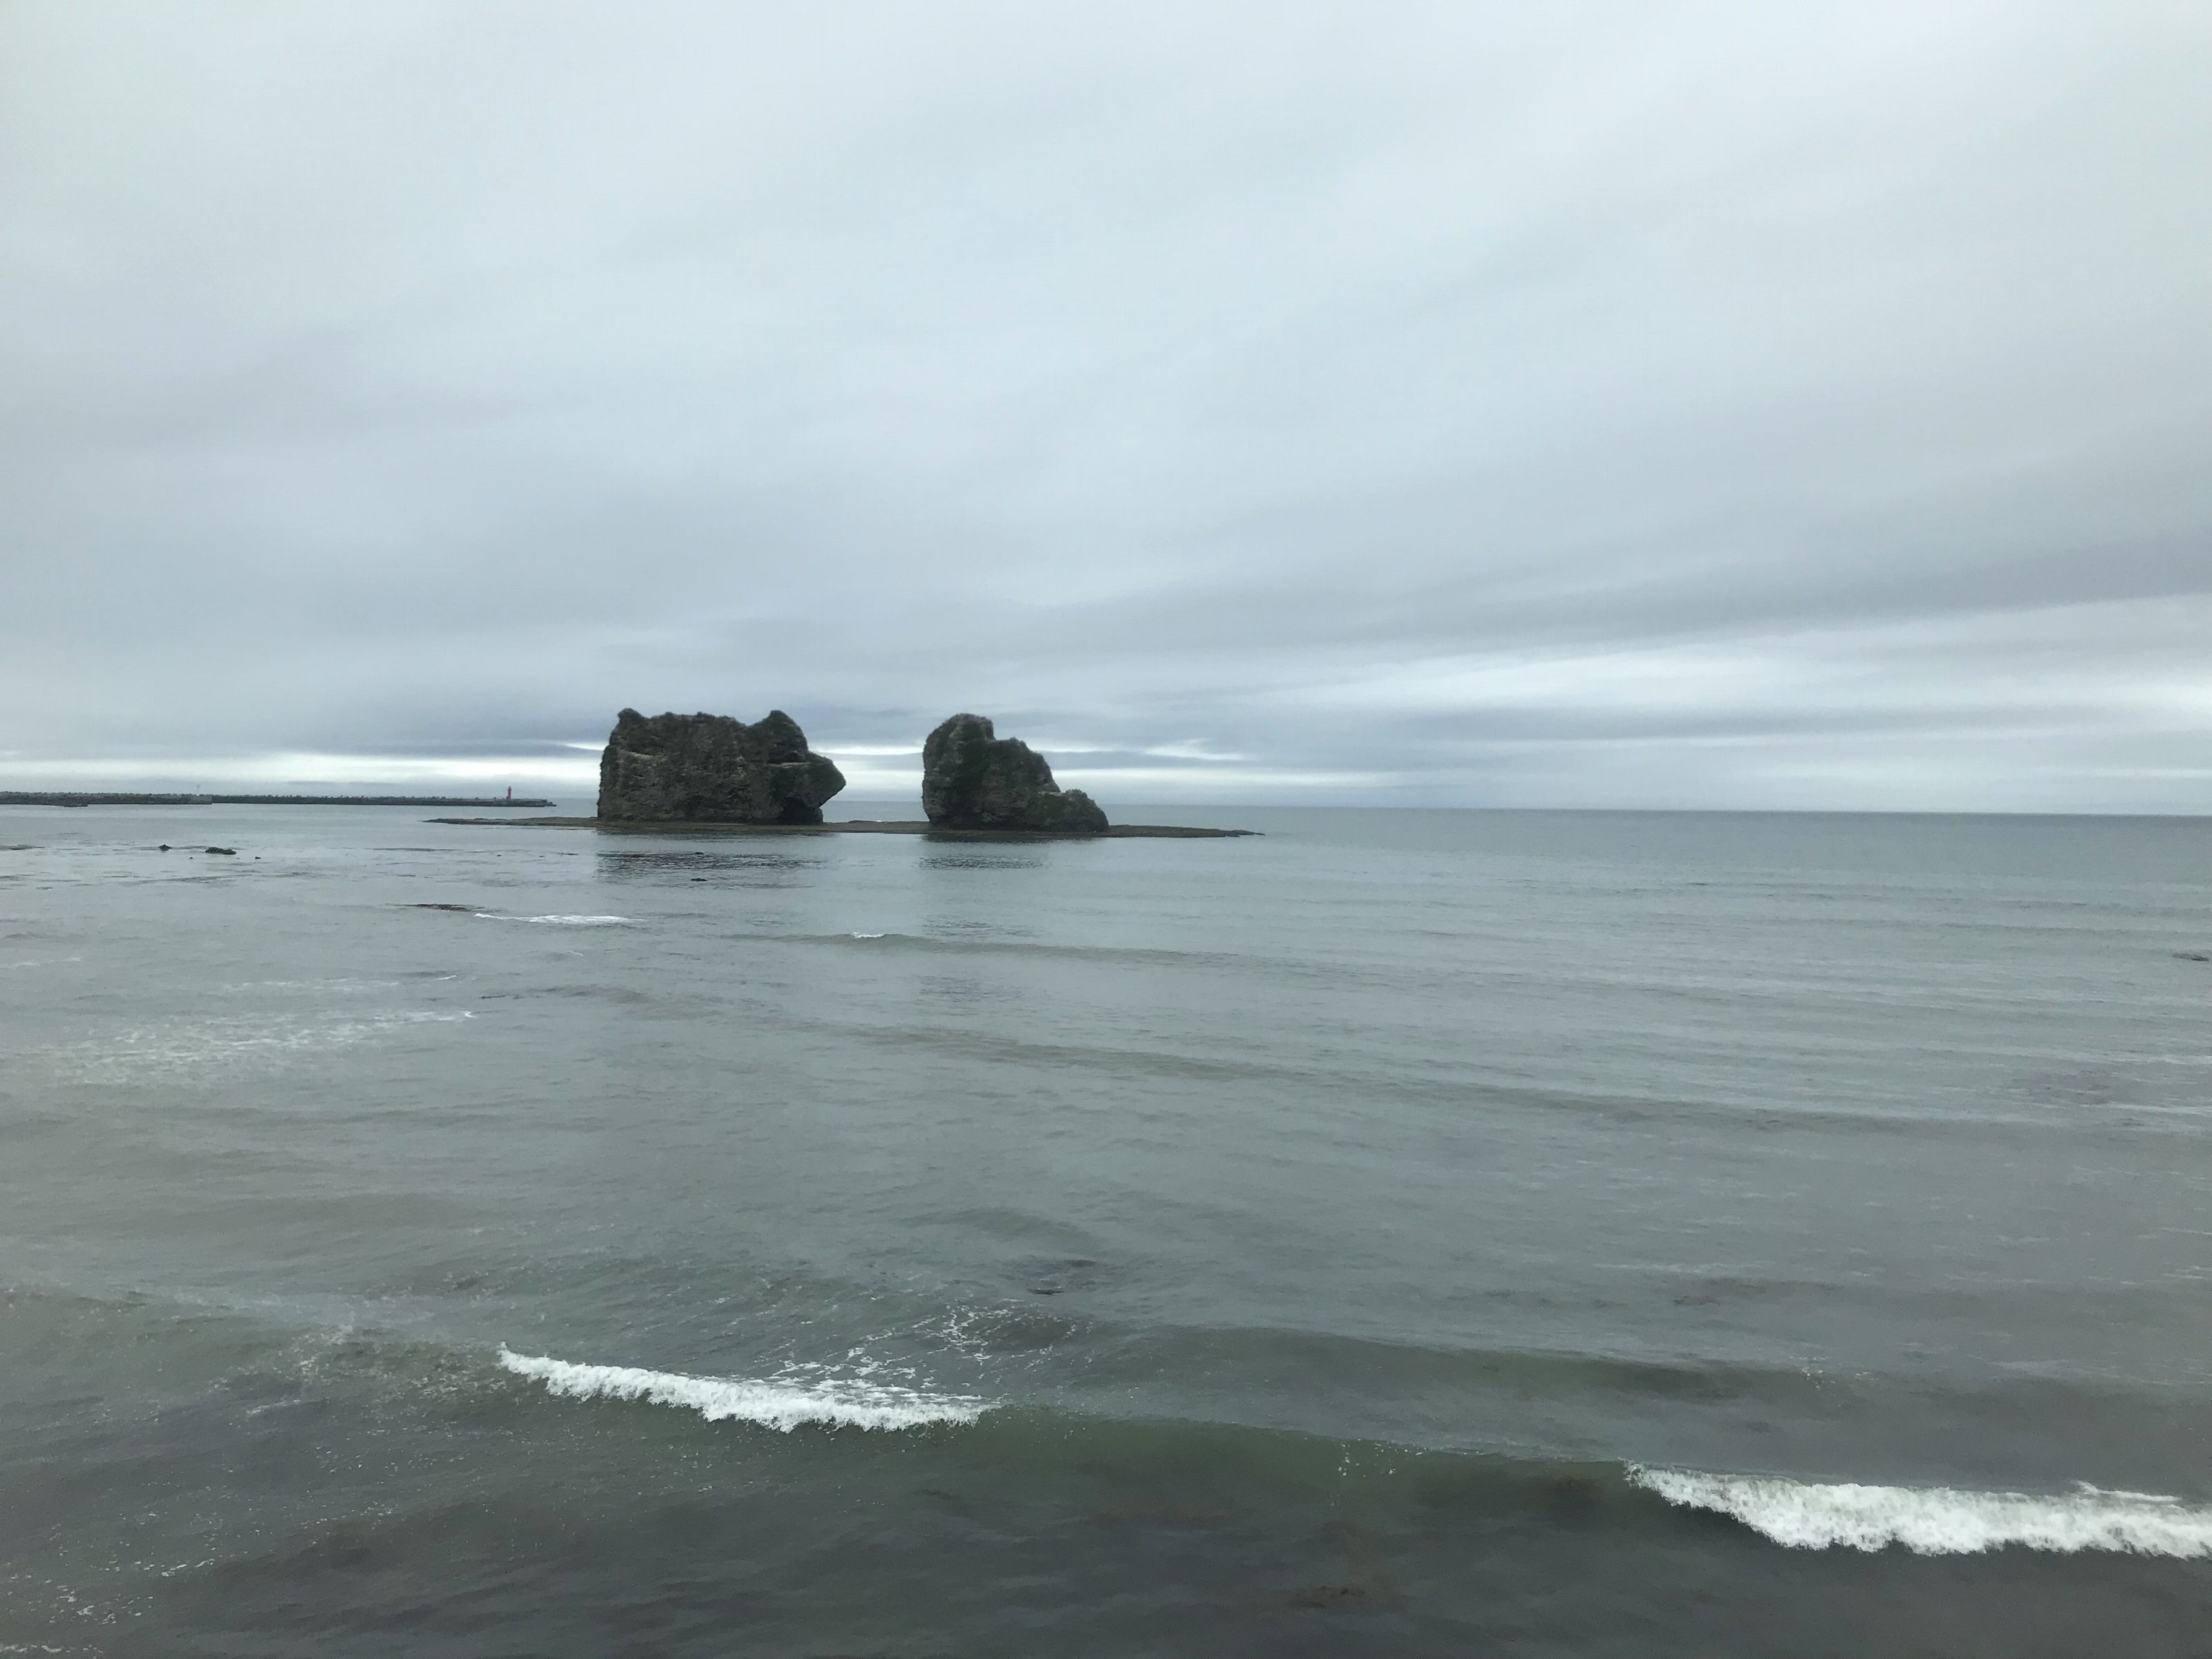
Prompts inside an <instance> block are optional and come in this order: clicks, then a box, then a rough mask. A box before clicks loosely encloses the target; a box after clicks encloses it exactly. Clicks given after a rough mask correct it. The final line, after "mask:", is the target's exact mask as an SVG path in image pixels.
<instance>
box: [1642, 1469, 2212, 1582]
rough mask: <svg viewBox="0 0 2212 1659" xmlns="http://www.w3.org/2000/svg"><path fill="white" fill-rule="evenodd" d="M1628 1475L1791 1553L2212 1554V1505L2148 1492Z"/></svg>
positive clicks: (1678, 1473) (1663, 1472) (1648, 1472)
mask: <svg viewBox="0 0 2212 1659" xmlns="http://www.w3.org/2000/svg"><path fill="white" fill-rule="evenodd" d="M1628 1474H1629V1479H1630V1480H1633V1481H1634V1482H1635V1483H1636V1484H1637V1485H1638V1486H1642V1487H1644V1488H1645V1489H1646V1490H1647V1491H1650V1492H1656V1493H1658V1494H1659V1496H1660V1497H1662V1498H1665V1499H1666V1500H1667V1501H1668V1503H1670V1504H1680V1505H1681V1506H1682V1507H1683V1508H1685V1509H1699V1510H1713V1511H1714V1512H1715V1513H1717V1514H1720V1515H1725V1516H1730V1517H1732V1518H1734V1519H1735V1520H1737V1521H1741V1522H1743V1524H1744V1525H1745V1526H1747V1527H1749V1528H1751V1529H1752V1530H1753V1532H1756V1533H1758V1534H1760V1535H1761V1536H1763V1537H1765V1538H1771V1539H1772V1540H1773V1541H1775V1542H1776V1543H1778V1544H1781V1545H1784V1546H1785V1547H1788V1548H1790V1549H1799V1550H1825V1549H1832V1548H1836V1547H1842V1548H1845V1549H1855V1550H1879V1549H1883V1548H1886V1547H1888V1546H1890V1545H1892V1544H1901V1545H1903V1546H1904V1547H1905V1548H1906V1549H1909V1550H1911V1551H1913V1552H1914V1553H1917V1554H1920V1555H1972V1554H1975V1553H1979V1552H1981V1551H1984V1550H1994V1549H2002V1548H2003V1547H2005V1546H2006V1545H2008V1544H2016V1545H2018V1546H2020V1547H2022V1548H2024V1549H2033V1550H2051V1551H2055V1552H2057V1553H2063V1554H2071V1553H2075V1551H2078V1550H2118V1551H2123V1552H2129V1553H2134V1554H2137V1555H2167V1556H2177V1557H2180V1558H2182V1559H2202V1558H2203V1557H2207V1556H2212V1509H2201V1508H2193V1507H2191V1505H2189V1504H2184V1503H2183V1502H2182V1501H2181V1500H2180V1499H2179V1498H2161V1497H2160V1496H2158V1495H2157V1494H2155V1493H2152V1492H2106V1491H2103V1490H2100V1488H2098V1487H2095V1486H2077V1487H2076V1488H2075V1490H2074V1491H2072V1492H2062V1493H2057V1494H2044V1495H2038V1494H2035V1493H2032V1492H1967V1491H1963V1490H1961V1489H1959V1488H1956V1487H1952V1486H1859V1485H1857V1484H1854V1483H1848V1482H1847V1483H1843V1484H1838V1485H1833V1486H1829V1485H1822V1484H1820V1483H1817V1482H1813V1481H1802V1480H1783V1479H1780V1478H1779V1477H1777V1476H1771V1475H1747V1474H1701V1473H1699V1471H1698V1470H1695V1469H1655V1468H1644V1467H1643V1466H1642V1465H1640V1464H1632V1465H1631V1466H1630V1467H1629V1471H1628Z"/></svg>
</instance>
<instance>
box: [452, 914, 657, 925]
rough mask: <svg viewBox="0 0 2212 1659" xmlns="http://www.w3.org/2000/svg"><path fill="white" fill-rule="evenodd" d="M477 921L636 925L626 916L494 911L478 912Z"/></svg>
mask: <svg viewBox="0 0 2212 1659" xmlns="http://www.w3.org/2000/svg"><path fill="white" fill-rule="evenodd" d="M476 916H477V921H536V922H544V923H547V924H550V926H552V927H635V926H637V924H636V923H635V922H634V921H631V920H630V919H629V917H628V916H502V915H499V914H497V913H496V912H495V911H491V910H479V911H477V913H476Z"/></svg>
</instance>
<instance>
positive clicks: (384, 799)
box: [0, 789, 553, 807]
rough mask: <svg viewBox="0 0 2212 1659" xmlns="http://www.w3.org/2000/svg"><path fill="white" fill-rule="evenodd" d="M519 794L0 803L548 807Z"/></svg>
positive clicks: (17, 796)
mask: <svg viewBox="0 0 2212 1659" xmlns="http://www.w3.org/2000/svg"><path fill="white" fill-rule="evenodd" d="M550 805H553V803H552V802H551V801H550V800H538V799H529V800H526V799H523V798H522V797H521V796H520V795H134V794H102V793H88V792H85V791H81V790H74V789H0V806H475V807H486V806H524V807H540V806H550Z"/></svg>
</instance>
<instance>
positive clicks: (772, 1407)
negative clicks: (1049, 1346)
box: [499, 1348, 994, 1434]
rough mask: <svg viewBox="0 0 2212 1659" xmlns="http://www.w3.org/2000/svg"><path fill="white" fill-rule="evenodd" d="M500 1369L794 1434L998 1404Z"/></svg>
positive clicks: (538, 1364) (581, 1369)
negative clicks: (806, 1428)
mask: <svg viewBox="0 0 2212 1659" xmlns="http://www.w3.org/2000/svg"><path fill="white" fill-rule="evenodd" d="M499 1363H500V1364H501V1366H502V1367H504V1368H505V1369H506V1370H510V1371H512V1372H513V1373H514V1374H515V1375H516V1376H526V1377H530V1378H532V1380H534V1381H536V1382H539V1383H544V1385H545V1387H546V1389H547V1390H548V1391H549V1392H550V1393H553V1394H556V1395H562V1396H564V1397H565V1398H568V1399H570V1400H641V1401H645V1402H647V1404H648V1405H654V1406H678V1407H683V1408H684V1410H687V1411H695V1412H696V1413H699V1415H700V1416H702V1417H703V1418H705V1419H707V1420H708V1422H709V1423H720V1422H722V1421H725V1420H726V1419H731V1418H735V1419H738V1420H740V1421H742V1422H746V1423H755V1424H758V1425H760V1426H761V1427H763V1428H766V1429H775V1430H777V1431H781V1432H782V1433H784V1434H789V1433H790V1432H791V1431H793V1429H796V1428H798V1427H799V1425H802V1424H807V1423H818V1424H821V1425H823V1426H824V1427H827V1428H835V1429H884V1430H897V1429H921V1428H928V1427H931V1426H932V1425H937V1424H967V1423H973V1422H974V1421H975V1419H977V1418H979V1417H981V1415H982V1414H983V1413H985V1412H987V1411H988V1410H990V1409H991V1407H992V1404H993V1403H994V1402H992V1401H988V1400H979V1399H975V1398H974V1397H972V1396H969V1395H948V1394H924V1393H922V1392H921V1391H920V1390H918V1389H902V1388H897V1387H895V1386H893V1385H891V1384H890V1383H872V1382H868V1381H866V1380H865V1379H861V1378H838V1377H824V1378H819V1379H813V1380H809V1381H805V1382H799V1381H795V1380H779V1379H775V1378H769V1379H765V1380H763V1379H757V1378H752V1377H743V1376H685V1375H684V1374H683V1373H682V1372H680V1371H650V1370H640V1369H638V1368H636V1367H635V1366H629V1365H584V1364H576V1363H574V1362H573V1361H571V1360H566V1359H549V1358H539V1357H537V1356H534V1355H531V1354H523V1353H515V1352H513V1351H511V1350H509V1349H507V1348H501V1350H500V1351H499Z"/></svg>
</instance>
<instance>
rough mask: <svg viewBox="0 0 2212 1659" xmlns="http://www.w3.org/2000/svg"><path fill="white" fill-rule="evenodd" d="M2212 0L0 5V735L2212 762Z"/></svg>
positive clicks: (496, 769)
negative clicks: (719, 719)
mask: <svg viewBox="0 0 2212 1659" xmlns="http://www.w3.org/2000/svg"><path fill="white" fill-rule="evenodd" d="M2208 78H2212V21H2208V18H2207V14H2206V13H2205V12H2204V11H2203V9H2202V8H2201V7H2196V6H2189V5H2184V4H2179V3H2149V0H2133V3H2130V0H2121V3H2114V4H2112V5H2106V6H2100V7H2093V8H2092V7H2081V6H2073V5H2057V4H2051V5H2039V4H2034V3H2029V4H2021V3H2016V0H2015V3H1966V0H1934V3H1928V0H1922V3H1915V4H1903V3H1897V4H1887V3H1871V4H1869V3H1856V4H1849V5H1843V4H1837V5H1825V4H1820V3H1813V4H1807V5H1793V6H1788V7H1777V6H1771V5H1767V4H1743V5H1737V6H1729V5H1712V4H1690V3H1680V4H1671V3H1662V4H1650V3H1638V4H1620V5H1601V4H1591V5H1572V4H1570V5H1563V6H1558V7H1541V8H1534V7H1520V6H1506V5H1495V6H1492V5H1467V4H1456V3H1455V4H1437V5H1393V4H1387V3H1386V4H1378V5H1372V6H1360V7H1348V6H1338V5H1331V6H1313V7H1306V6H1300V5H1296V4H1291V5H1285V4H1280V3H1270V4H1264V5H1262V4H1251V5H1234V4H1211V5H1208V4H1200V5H1180V4H1179V5H1172V6H1170V5H1158V6H1152V5H1144V4H1133V5H1116V6H1112V7H1104V6H1100V7H1095V8H1066V7H1051V8H1044V7H1034V6H1027V5H1014V4H1004V5H981V4H970V3H948V4H945V5H936V6H929V7H915V6H908V5H899V4H883V5H861V4H844V3H835V0H832V3H824V4H820V5H813V6H807V7H786V8H731V7H726V6H722V5H712V6H704V5H702V6H698V7H691V6H684V5H674V4H657V5H649V6H642V7H640V6H633V5H605V6H599V5H585V4H558V5H555V6H552V7H546V6H544V5H540V4H534V3H533V4H527V5H523V4H515V5H501V4H496V3H490V0H484V3H477V4H472V5H470V6H467V7H452V6H446V5H424V6H421V7H415V6H410V5H405V4H395V3H379V4H375V5H370V4H367V3H362V4H358V5H343V4H332V5H325V6H312V7H307V6H303V7H283V8H277V7H267V6H259V5H255V6H236V7H231V6H226V5H223V4H220V3H216V4H206V5H200V6H195V7H189V8H185V7H169V6H163V5H158V4H154V3H145V4H139V5H127V6H109V5H105V4H101V3H97V0H66V3H64V0H54V3H46V4H40V3H16V4H14V5H11V6H9V7H7V8H5V9H0V560H4V563H5V574H6V576H7V580H6V583H5V586H6V590H7V592H6V599H5V603H4V604H0V722H4V723H0V782H9V781H13V782H29V781H33V780H52V781H62V780H63V779H64V778H67V777H76V776H93V775H98V776H101V777H118V778H119V777H125V776H131V777H148V778H152V777H157V776H158V777H175V778H185V777H199V778H205V779H209V780H212V779H214V778H216V777H238V778H245V777H254V778H259V779H265V780H268V781H271V782H277V781H289V780H293V779H300V780H313V781H325V780H339V779H346V778H357V779H360V780H362V781H371V780H374V781H378V782H401V781H406V780H408V779H410V778H420V779H423V780H425V781H429V780H447V779H454V778H464V777H470V778H473V777H481V778H483V780H484V781H486V782H505V781H516V782H526V783H530V782H544V781H564V780H567V779H569V778H574V779H575V780H578V781H581V780H582V779H583V778H585V777H586V776H587V775H588V774H589V771H590V766H591V759H592V757H591V755H590V753H589V752H587V751H586V750H580V749H576V748H574V747H564V746H563V745H573V744H596V743H597V742H599V740H601V739H602V738H604V735H605V730H606V728H607V726H609V725H610V724H611V717H612V714H613V712H614V710H615V709H616V708H618V707H620V706H622V705H623V704H634V705H635V706H638V707H640V708H647V709H648V710H658V709H659V708H679V709H689V708H714V709H718V710H725V711H727V712H732V713H738V714H745V715H747V716H749V717H750V716H754V715H757V714H760V713H762V712H763V711H764V710H765V709H766V708H769V706H770V705H772V704H773V705H776V706H781V707H783V708H788V709H789V710H790V711H791V712H793V714H797V715H798V716H799V719H800V720H802V721H803V722H804V724H805V726H806V728H807V731H808V732H809V734H810V735H811V737H812V738H814V740H815V742H816V744H817V747H820V748H823V749H825V750H828V751H829V752H830V753H832V754H835V755H837V756H838V757H840V759H841V761H842V762H843V763H846V765H847V769H848V772H851V773H853V774H854V778H855V786H856V787H865V788H867V789H869V790H871V791H872V792H876V793H880V792H885V791H898V790H902V789H905V788H907V787H910V784H911V780H912V777H913V776H914V775H915V765H916V763H915V760H914V758H913V757H914V754H915V750H917V749H918V747H919V744H920V739H921V734H922V732H924V731H926V730H927V727H928V726H930V725H932V724H933V723H934V721H935V720H938V719H939V718H941V717H942V716H943V715H944V714H948V713H951V712H952V711H953V710H955V709H957V708H975V709H977V710H979V711H981V712H985V713H988V714H994V716H997V717H998V718H999V719H1000V721H1001V725H1002V728H1004V729H1011V730H1014V731H1018V732H1022V733H1024V735H1028V736H1030V737H1031V738H1032V740H1033V741H1036V742H1037V743H1038V744H1040V746H1042V747H1046V748H1047V750H1048V753H1052V754H1054V756H1055V757H1056V758H1057V759H1058V760H1060V763H1061V770H1062V772H1063V774H1064V775H1071V776H1072V777H1073V781H1079V782H1081V783H1083V784H1084V785H1085V787H1090V788H1091V789H1093V791H1094V793H1099V794H1101V796H1102V797H1103V798H1104V799H1107V801H1108V804H1109V808H1110V806H1111V805H1112V804H1113V802H1114V800H1115V799H1129V800H1141V799H1152V800H1176V799H1184V800H1188V799H1275V800H1293V799H1327V800H1377V801H1390V802H1404V803H1408V804H1413V803H1420V804H1471V805H1472V804H1487V803H1495V804H1508V805H1535V804H1562V805H1723V806H1736V805H1755V806H1795V805H1810V806H1867V807H1889V806H1900V807H1917V806H1932V807H1965V808H1972V807H1991V808H2049V809H2087V810H2162V811H2176V810H2180V811H2190V810H2194V811H2212V671H2208V666H2207V664H2208V652H2207V650H2206V642H2207V641H2212V536H2208V531H2212V465H2208V460H2212V234H2208V232H2207V229H2206V226H2205V217H2204V211H2203V195H2204V190H2205V185H2206V182H2207V180H2208V179H2212V100H2206V99H2204V98H2203V95H2202V89H2203V86H2204V85H2205V84H2207V82H2208Z"/></svg>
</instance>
